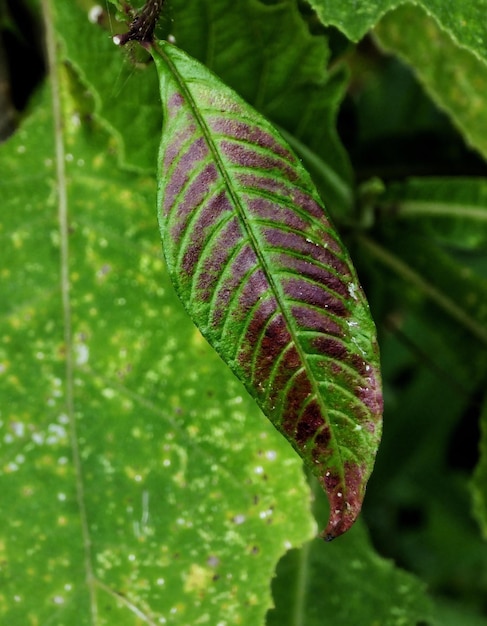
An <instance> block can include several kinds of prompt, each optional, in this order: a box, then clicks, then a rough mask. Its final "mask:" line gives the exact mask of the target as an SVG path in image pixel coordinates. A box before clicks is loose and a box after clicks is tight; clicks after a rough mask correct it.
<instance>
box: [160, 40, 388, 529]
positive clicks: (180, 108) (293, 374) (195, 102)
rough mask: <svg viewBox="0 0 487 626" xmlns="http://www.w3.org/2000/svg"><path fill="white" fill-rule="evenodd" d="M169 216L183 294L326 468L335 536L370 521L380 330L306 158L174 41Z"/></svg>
mask: <svg viewBox="0 0 487 626" xmlns="http://www.w3.org/2000/svg"><path fill="white" fill-rule="evenodd" d="M153 56H154V59H155V63H156V66H157V69H158V72H159V76H160V80H161V97H162V103H163V108H164V129H163V135H162V142H161V150H160V157H159V166H158V175H159V199H158V207H159V208H158V211H159V220H160V228H161V233H162V239H163V246H164V253H165V257H166V261H167V264H168V268H169V272H170V274H171V277H172V280H173V282H174V284H175V287H176V289H177V292H178V294H179V296H180V298H181V300H182V301H183V303H184V305H185V307H186V309H187V310H188V312H189V313H190V315H191V317H192V318H193V320H194V322H195V323H196V324H197V325H198V327H199V328H200V329H201V332H202V333H203V335H204V336H205V337H206V338H207V339H208V341H209V342H210V343H211V344H212V345H213V346H214V348H215V349H216V350H217V352H218V353H219V354H220V355H221V357H222V358H223V359H224V360H225V361H226V362H227V363H228V365H229V366H230V367H231V368H232V370H233V371H234V373H235V374H236V375H237V376H238V378H240V379H241V380H242V381H243V382H244V384H245V385H246V387H247V389H248V390H249V392H250V393H251V395H252V396H253V397H254V398H255V399H256V401H257V403H258V404H259V406H260V407H261V408H262V410H263V411H264V413H265V414H266V415H267V416H268V417H269V419H270V420H271V421H272V423H273V424H274V425H275V426H276V428H277V429H278V430H279V431H281V432H282V433H283V434H284V436H285V437H286V438H287V439H288V440H289V441H290V442H291V444H292V445H293V446H294V448H295V449H296V450H297V451H298V453H299V454H300V455H301V456H302V457H303V459H304V460H305V462H306V464H307V465H308V466H309V467H310V469H311V470H312V471H313V473H315V474H316V475H317V476H318V478H319V480H320V482H321V485H322V486H323V488H324V489H325V491H326V492H327V495H328V498H329V501H330V507H331V509H330V511H331V512H330V518H329V522H328V525H327V527H326V529H325V531H324V536H325V538H327V539H331V538H333V537H336V536H338V535H340V534H341V533H343V532H345V531H346V530H347V529H348V528H349V527H350V526H351V525H352V524H353V522H354V520H355V519H356V517H357V515H358V513H359V511H360V508H361V505H362V500H363V496H364V491H365V485H366V482H367V479H368V477H369V475H370V473H371V470H372V466H373V462H374V456H375V452H376V449H377V445H378V442H379V438H380V431H381V421H380V420H381V412H382V398H381V391H380V374H379V364H378V349H377V343H376V337H375V328H374V324H373V321H372V319H371V316H370V312H369V309H368V305H367V303H366V300H365V296H364V293H363V291H362V289H361V287H360V285H359V283H358V280H357V276H356V273H355V271H354V268H353V266H352V263H351V261H350V259H349V256H348V254H347V252H346V250H345V248H344V246H343V244H342V243H341V241H340V239H339V237H338V235H337V233H336V231H335V230H334V228H333V227H332V225H331V224H330V222H329V220H328V218H327V216H326V214H325V212H324V208H323V206H322V204H321V201H320V198H319V196H318V194H317V192H316V190H315V188H314V186H313V184H312V182H311V180H310V177H309V175H308V174H307V173H306V171H305V170H304V168H303V167H302V165H301V164H300V162H299V160H298V159H297V158H296V156H295V155H294V154H293V153H292V152H291V150H290V148H289V147H288V146H287V145H286V143H285V142H284V141H283V139H282V138H281V137H280V136H279V134H278V133H277V132H276V131H275V129H273V127H272V126H271V125H270V124H269V123H268V122H267V121H266V120H265V119H263V118H262V117H261V116H260V115H259V114H258V113H257V112H256V111H254V110H253V109H252V108H251V107H250V106H249V105H247V104H246V103H245V102H244V101H243V100H242V99H241V98H240V97H239V96H237V94H235V93H234V92H233V91H232V90H231V89H230V88H228V87H226V86H225V85H223V84H222V83H221V82H220V81H219V80H218V79H217V78H216V77H215V76H214V75H213V74H212V73H211V72H210V71H209V70H207V69H206V68H205V67H204V66H202V65H200V64H199V63H198V62H196V61H195V60H194V59H191V58H190V57H188V56H187V55H186V54H185V53H183V52H182V51H180V50H178V49H177V48H176V47H174V46H172V45H170V44H168V43H161V44H160V47H156V46H154V48H153Z"/></svg>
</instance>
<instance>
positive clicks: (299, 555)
mask: <svg viewBox="0 0 487 626" xmlns="http://www.w3.org/2000/svg"><path fill="white" fill-rule="evenodd" d="M313 484H314V490H313V492H314V495H315V498H316V499H315V502H314V510H315V514H316V515H317V517H318V519H321V518H326V505H325V502H324V498H323V497H322V494H321V493H320V492H319V487H318V485H317V484H316V483H313ZM346 537H347V541H336V542H333V543H332V544H331V545H326V544H323V542H320V541H319V540H317V539H315V540H314V541H312V542H310V543H307V544H305V545H304V546H303V547H302V548H300V549H299V550H291V551H290V552H288V554H286V555H285V556H284V557H283V559H282V560H281V562H280V563H279V566H278V568H277V576H276V578H275V579H274V581H273V585H272V592H273V595H274V599H275V602H276V605H277V608H276V609H273V610H271V611H270V612H269V614H268V621H267V624H268V626H278V625H279V626H287V625H293V626H294V625H296V624H306V626H322V625H323V624H326V623H333V625H334V626H349V625H350V624H360V625H361V626H368V625H374V626H386V625H387V626H394V625H397V626H399V625H400V624H418V623H422V624H424V623H428V624H430V623H434V622H432V621H431V620H433V606H432V603H431V602H430V601H428V599H427V598H426V596H425V594H424V589H423V587H422V585H421V583H419V581H418V580H416V579H414V577H412V576H411V575H409V574H407V573H406V572H404V571H401V570H400V569H398V568H395V567H394V565H393V564H392V562H390V561H386V560H384V559H381V558H380V557H378V555H377V554H376V553H375V552H374V550H373V549H372V547H371V545H370V542H369V539H368V537H367V533H366V531H365V528H364V526H363V524H362V522H361V520H359V521H358V522H357V524H355V525H354V527H353V528H352V529H351V530H350V532H349V533H348V534H347V536H346ZM343 563H346V564H347V567H343V566H342V564H343ZM364 572H366V573H367V575H366V576H365V575H364ZM327 616H333V617H332V619H330V620H328V618H327Z"/></svg>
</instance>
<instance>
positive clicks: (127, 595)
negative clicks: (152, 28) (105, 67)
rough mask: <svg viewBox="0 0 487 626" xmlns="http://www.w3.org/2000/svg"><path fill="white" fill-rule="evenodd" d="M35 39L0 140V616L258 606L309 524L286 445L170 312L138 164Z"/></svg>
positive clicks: (118, 615)
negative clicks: (125, 162)
mask: <svg viewBox="0 0 487 626" xmlns="http://www.w3.org/2000/svg"><path fill="white" fill-rule="evenodd" d="M43 10H44V11H45V12H46V20H47V22H48V24H52V23H53V22H52V21H51V19H50V3H49V2H47V1H46V2H44V3H43ZM47 42H48V49H49V58H50V66H51V72H50V83H51V91H49V90H47V89H44V90H43V91H42V93H40V94H38V96H37V98H36V101H35V103H33V113H32V115H31V116H30V117H29V118H28V119H27V120H26V121H25V123H24V125H23V126H22V128H21V129H20V130H19V131H18V132H17V134H16V135H15V136H14V137H13V138H12V140H11V141H9V142H8V143H7V144H5V145H4V146H2V147H1V152H0V167H1V170H2V178H1V182H0V186H1V189H2V193H3V196H4V199H5V205H4V212H3V214H2V221H1V226H0V239H1V247H0V267H1V268H2V269H1V272H2V303H4V304H5V305H6V306H4V307H3V308H2V312H1V317H0V324H1V326H2V331H1V333H0V337H1V339H0V398H1V403H0V430H1V434H0V438H1V441H2V450H1V457H0V459H1V460H0V490H1V493H2V530H1V532H0V536H1V539H0V550H1V559H0V560H1V581H2V586H1V590H0V621H1V622H2V623H5V624H26V625H30V624H32V625H35V624H56V626H72V625H73V624H76V625H80V626H83V625H85V624H87V625H88V624H89V625H91V626H95V625H96V626H101V625H105V624H106V625H115V624H116V625H117V626H118V625H123V626H125V625H135V624H164V623H167V624H174V625H177V624H181V625H186V624H197V623H198V621H200V622H201V620H202V619H206V620H207V621H208V622H209V623H214V624H217V623H219V622H223V623H224V622H227V623H232V624H233V623H249V624H250V623H251V624H261V623H262V622H263V619H264V615H265V613H266V611H267V610H268V608H269V606H270V604H271V595H270V584H269V580H270V578H271V576H272V572H273V571H274V568H275V564H276V562H277V560H278V559H279V558H280V557H281V556H282V554H283V553H284V552H285V551H286V550H287V549H289V547H291V546H294V545H299V544H300V543H301V542H302V541H304V540H306V539H309V538H310V537H311V536H312V535H313V532H314V526H315V525H314V522H313V520H312V518H311V516H310V514H309V511H308V500H309V490H308V489H307V486H306V483H305V481H304V479H303V476H302V471H301V463H300V461H299V460H298V459H297V458H295V457H294V455H293V454H292V453H291V454H290V452H291V449H290V447H289V445H288V444H287V443H286V442H285V441H284V440H283V439H282V438H281V437H279V435H278V434H277V433H276V432H275V430H274V429H273V428H272V426H271V425H270V424H268V423H267V422H266V420H263V419H262V417H261V415H260V412H259V411H258V410H257V408H256V406H255V404H254V402H253V401H252V400H251V399H250V398H249V397H248V395H247V394H246V392H245V390H244V388H243V387H242V386H241V385H240V383H238V381H237V380H236V379H235V378H234V376H233V375H232V374H231V372H229V371H228V369H227V368H226V367H225V366H224V364H223V363H221V361H220V360H219V359H218V357H217V356H216V355H215V354H214V353H213V351H212V350H211V349H210V348H209V346H208V345H207V344H206V342H205V341H204V340H203V339H202V337H201V335H200V334H199V333H198V332H197V331H196V329H195V328H194V326H193V325H192V324H191V322H190V321H189V320H188V319H187V316H186V314H185V313H184V311H183V309H182V307H181V305H180V303H179V301H178V300H177V298H176V296H175V295H174V292H173V289H172V287H171V284H170V280H169V277H168V275H167V273H166V270H165V267H164V263H163V260H162V255H161V252H160V240H159V237H158V235H157V219H156V212H155V196H156V188H155V183H154V181H153V180H152V179H149V178H145V177H144V176H138V175H134V174H133V173H132V174H130V175H129V174H127V172H126V171H121V170H119V169H118V167H117V159H116V157H115V154H114V152H115V144H114V142H113V140H112V139H111V138H110V136H109V135H108V134H107V133H106V132H105V131H104V129H103V128H102V127H101V126H100V125H99V124H98V123H97V121H96V118H95V117H94V116H93V115H90V112H91V111H92V110H93V100H92V98H90V97H88V95H87V94H86V90H85V89H84V86H83V83H82V82H81V83H80V82H79V80H78V76H77V74H76V73H75V72H74V71H73V70H72V68H71V67H70V66H69V65H65V64H64V63H63V58H62V57H58V56H57V50H59V49H58V48H57V47H56V41H55V35H54V33H53V32H52V31H51V30H50V29H48V32H47ZM140 130H141V131H142V130H143V129H140ZM144 132H149V129H145V131H144ZM188 362H189V363H191V367H188Z"/></svg>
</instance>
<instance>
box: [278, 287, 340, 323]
mask: <svg viewBox="0 0 487 626" xmlns="http://www.w3.org/2000/svg"><path fill="white" fill-rule="evenodd" d="M282 286H283V288H284V291H285V293H286V295H287V296H288V297H289V299H290V300H297V301H301V302H305V303H307V304H310V305H311V306H314V307H316V308H318V309H326V310H327V311H329V312H330V313H332V314H333V315H337V316H339V317H346V316H348V315H349V312H348V310H347V308H346V307H345V305H344V304H343V302H342V300H339V299H338V298H337V297H336V295H335V294H333V293H332V292H330V291H328V289H325V288H323V287H322V286H321V285H318V284H316V283H310V282H308V281H305V280H302V279H301V280H300V279H299V278H285V279H284V280H283V281H282Z"/></svg>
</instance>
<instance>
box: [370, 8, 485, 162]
mask: <svg viewBox="0 0 487 626" xmlns="http://www.w3.org/2000/svg"><path fill="white" fill-rule="evenodd" d="M374 35H375V36H377V37H378V39H379V42H380V44H381V45H382V46H384V48H386V49H387V50H390V51H393V52H394V53H396V54H398V55H400V57H401V58H402V59H404V60H405V61H407V62H408V63H409V64H410V65H412V67H413V68H414V71H415V72H416V74H417V75H418V77H419V79H420V81H421V83H422V84H423V85H424V87H425V89H426V90H427V91H428V93H429V94H430V96H431V97H432V98H433V100H434V101H435V102H436V103H437V105H438V106H439V107H440V108H441V109H443V110H444V111H446V112H447V113H448V114H449V115H450V117H451V119H452V120H453V122H454V123H455V124H456V126H457V127H458V128H459V130H460V131H461V132H462V134H463V136H464V137H465V139H466V140H467V142H468V143H469V144H470V145H471V146H472V147H474V148H476V149H477V150H479V151H480V152H481V153H482V154H483V156H484V157H485V156H486V155H487V113H486V105H485V93H486V89H487V66H486V65H485V61H484V60H480V59H479V58H478V56H476V55H475V54H474V53H473V52H471V51H470V50H466V49H464V48H461V47H459V46H458V45H457V44H456V43H455V42H454V41H453V40H452V38H451V37H450V36H449V35H448V34H447V33H445V32H444V31H443V30H442V29H441V28H440V26H439V25H438V23H437V22H436V21H435V20H434V19H433V18H432V17H430V16H429V15H428V14H427V13H426V12H425V11H423V10H421V9H420V8H419V7H416V6H414V7H413V6H409V5H406V6H401V7H399V8H397V9H396V10H395V11H391V12H389V13H388V14H387V15H385V16H384V17H383V19H381V21H380V22H379V23H378V25H377V26H376V28H375V29H374Z"/></svg>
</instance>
